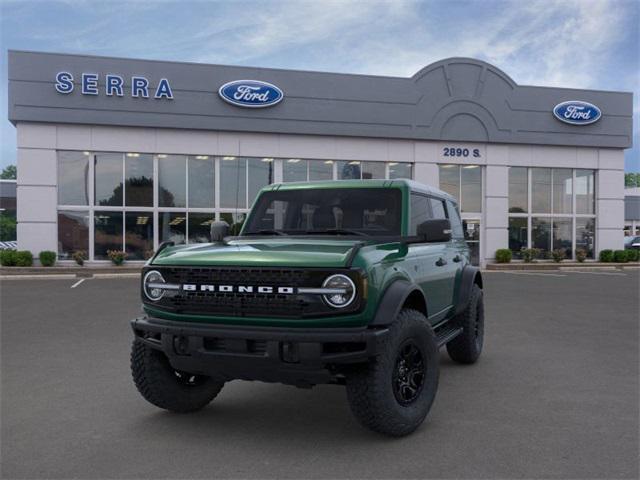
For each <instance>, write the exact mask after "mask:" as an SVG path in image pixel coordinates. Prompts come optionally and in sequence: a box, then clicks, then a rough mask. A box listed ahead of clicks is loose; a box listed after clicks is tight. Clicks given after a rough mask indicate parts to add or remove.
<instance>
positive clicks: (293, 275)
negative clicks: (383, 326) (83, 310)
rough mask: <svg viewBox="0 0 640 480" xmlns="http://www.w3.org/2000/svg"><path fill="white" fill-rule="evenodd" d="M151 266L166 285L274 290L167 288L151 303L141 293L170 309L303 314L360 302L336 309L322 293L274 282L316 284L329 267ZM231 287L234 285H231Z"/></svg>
mask: <svg viewBox="0 0 640 480" xmlns="http://www.w3.org/2000/svg"><path fill="white" fill-rule="evenodd" d="M152 269H153V270H158V271H159V272H160V273H161V274H162V276H163V277H164V279H165V281H166V282H167V283H169V284H178V285H185V284H194V285H203V284H212V285H227V286H234V287H235V286H239V285H256V286H257V285H260V286H269V287H273V292H274V293H257V291H254V292H252V293H246V292H242V293H240V292H238V291H233V292H220V291H201V290H195V291H185V290H184V289H181V290H179V291H175V292H167V294H165V295H164V296H163V298H162V299H160V300H159V301H157V302H150V301H149V300H148V299H147V298H146V297H145V296H144V294H143V296H142V299H143V301H144V302H146V303H147V304H149V305H150V306H153V307H154V308H160V309H163V310H168V311H171V312H173V313H184V314H193V315H211V316H232V317H281V318H303V317H313V316H322V315H326V314H332V315H336V314H343V313H353V312H354V310H357V309H358V308H359V304H360V302H359V301H354V302H353V306H352V307H350V308H347V309H344V310H342V311H340V312H337V311H336V310H335V309H333V308H331V307H329V306H327V305H326V304H325V303H324V301H323V300H322V297H321V296H320V295H311V294H300V293H296V294H281V293H277V291H278V289H277V287H294V288H301V287H320V286H321V285H322V282H323V281H324V280H325V279H326V278H327V277H328V276H329V275H331V274H334V273H337V272H336V270H335V269H332V270H330V271H329V270H325V269H295V268H291V269H288V268H280V269H273V268H229V267H227V268H221V267H169V268H162V267H160V268H158V267H152ZM144 273H145V272H143V277H144ZM341 273H345V274H347V275H349V276H350V277H352V279H353V280H354V282H355V283H356V285H358V284H359V283H360V282H359V281H358V278H359V276H358V275H357V274H356V273H355V272H354V271H349V270H347V271H344V272H341ZM234 290H236V289H235V288H234ZM254 290H255V289H254ZM356 300H359V298H357V299H356Z"/></svg>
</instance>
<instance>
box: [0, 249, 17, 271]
mask: <svg viewBox="0 0 640 480" xmlns="http://www.w3.org/2000/svg"><path fill="white" fill-rule="evenodd" d="M15 264H16V251H15V250H0V265H2V266H3V267H13V266H15Z"/></svg>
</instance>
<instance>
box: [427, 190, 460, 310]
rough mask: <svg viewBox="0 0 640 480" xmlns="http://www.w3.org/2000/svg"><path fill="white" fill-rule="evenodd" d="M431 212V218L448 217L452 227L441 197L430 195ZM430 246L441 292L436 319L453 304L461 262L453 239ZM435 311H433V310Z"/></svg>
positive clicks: (452, 221) (452, 220) (452, 222)
mask: <svg viewBox="0 0 640 480" xmlns="http://www.w3.org/2000/svg"><path fill="white" fill-rule="evenodd" d="M429 200H430V202H431V212H432V215H433V218H436V219H438V218H440V219H445V218H448V219H449V221H451V224H452V227H453V225H454V219H451V218H449V211H448V209H447V207H446V204H445V201H444V200H442V199H441V198H436V197H430V199H429ZM429 245H430V246H433V247H436V246H437V250H436V249H435V248H434V253H436V254H437V257H438V258H437V260H436V261H435V262H434V263H435V268H434V269H433V270H434V271H436V272H437V278H438V281H439V283H440V285H439V291H440V292H442V293H441V295H442V298H441V305H442V308H441V309H440V310H439V312H438V313H439V314H440V315H439V317H438V318H437V320H440V319H441V318H444V317H445V316H446V315H447V314H448V313H449V310H450V309H451V308H453V305H454V294H455V286H456V283H457V282H456V277H457V275H458V272H459V269H460V264H461V263H462V262H461V260H462V258H461V256H460V252H459V251H458V247H457V245H456V243H455V241H454V240H453V239H452V240H450V241H448V242H443V243H431V244H429ZM434 313H435V312H434Z"/></svg>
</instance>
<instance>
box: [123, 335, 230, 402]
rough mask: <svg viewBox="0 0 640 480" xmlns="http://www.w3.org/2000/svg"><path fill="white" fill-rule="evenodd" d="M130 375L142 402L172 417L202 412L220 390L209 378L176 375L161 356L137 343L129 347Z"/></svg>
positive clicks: (165, 358)
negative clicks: (171, 414) (145, 401)
mask: <svg viewBox="0 0 640 480" xmlns="http://www.w3.org/2000/svg"><path fill="white" fill-rule="evenodd" d="M131 374H132V376H133V382H134V383H135V384H136V387H137V389H138V391H139V392H140V394H141V395H142V396H143V397H144V398H145V400H147V401H148V402H149V403H152V404H153V405H155V406H156V407H160V408H163V409H165V410H169V411H171V412H176V413H189V412H195V411H197V410H200V409H202V408H204V407H205V406H207V405H208V404H209V402H211V400H213V399H214V398H215V397H216V396H217V395H218V393H220V390H222V387H223V386H224V382H222V381H217V380H214V379H212V378H211V377H205V376H201V375H190V374H187V373H184V372H176V370H175V369H174V368H173V367H171V364H170V363H169V360H168V359H167V357H166V355H165V354H164V353H162V352H160V351H158V350H155V349H153V348H151V347H149V346H148V345H145V344H144V343H142V342H140V341H137V340H134V342H133V345H132V347H131Z"/></svg>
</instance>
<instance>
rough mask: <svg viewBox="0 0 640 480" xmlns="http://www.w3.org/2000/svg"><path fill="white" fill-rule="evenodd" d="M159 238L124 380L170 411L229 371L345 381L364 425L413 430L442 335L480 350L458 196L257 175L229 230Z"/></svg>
mask: <svg viewBox="0 0 640 480" xmlns="http://www.w3.org/2000/svg"><path fill="white" fill-rule="evenodd" d="M228 235H229V227H228V225H227V224H226V223H224V222H214V223H213V224H212V226H211V237H212V238H211V240H212V243H207V244H192V245H175V246H174V245H173V244H163V245H161V246H160V248H159V249H158V251H157V252H156V254H155V256H154V257H153V258H151V259H150V260H149V262H148V263H147V264H146V265H145V267H144V270H143V272H142V285H141V287H142V294H141V295H142V302H143V308H144V312H145V316H142V317H140V318H136V319H135V320H132V321H131V326H132V328H133V332H134V335H135V339H134V342H133V350H132V354H131V368H132V372H133V379H134V381H135V384H136V386H137V388H138V390H139V391H140V393H141V394H142V396H143V397H144V398H145V399H147V400H148V401H149V402H151V403H152V404H154V405H156V406H158V407H160V408H164V409H167V410H170V411H173V412H191V411H195V410H198V409H201V408H203V407H204V406H206V405H207V404H208V403H209V402H210V401H211V400H213V398H215V397H216V395H218V393H219V392H220V390H221V389H222V387H223V385H224V384H225V382H227V381H231V380H235V379H242V380H261V381H265V382H280V383H285V384H289V385H295V386H298V387H311V386H313V385H317V384H323V383H333V384H339V385H345V386H346V390H347V397H348V399H349V404H350V406H351V409H352V411H353V413H354V415H355V416H356V418H357V419H358V420H359V421H360V422H361V423H362V424H363V425H364V426H366V427H368V428H371V429H372V430H375V431H377V432H381V433H385V434H388V435H394V436H400V435H406V434H409V433H411V432H412V431H414V430H415V429H416V428H417V427H418V426H419V425H420V424H421V423H422V421H423V420H424V418H425V416H426V415H427V413H428V412H429V409H430V408H431V405H432V403H433V400H434V398H435V394H436V390H437V388H438V375H439V367H438V363H439V354H438V349H439V348H440V347H443V346H445V345H446V347H447V351H448V353H449V355H450V357H451V358H452V359H453V360H455V361H456V362H460V363H467V364H469V363H474V362H475V361H476V360H477V359H478V357H479V355H480V352H481V350H482V340H483V323H484V311H483V299H482V277H481V275H480V272H479V271H478V269H477V268H476V267H474V266H472V265H470V263H469V252H468V248H467V245H466V243H465V240H464V232H463V225H462V222H461V220H460V215H459V213H458V209H457V205H456V201H455V199H454V198H453V197H451V196H449V195H447V194H446V193H444V192H441V191H439V190H435V189H433V188H430V187H427V186H424V185H421V184H419V183H416V182H412V181H409V180H357V181H356V180H353V181H352V180H346V181H334V182H309V183H290V184H276V185H270V186H268V187H266V188H264V189H263V190H262V191H261V192H260V194H259V195H258V197H257V199H256V201H255V203H254V205H253V208H252V209H251V212H250V213H249V215H248V217H247V220H246V222H245V223H244V225H243V227H242V230H241V231H240V234H239V235H238V236H233V237H231V236H228Z"/></svg>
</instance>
